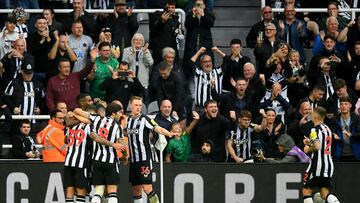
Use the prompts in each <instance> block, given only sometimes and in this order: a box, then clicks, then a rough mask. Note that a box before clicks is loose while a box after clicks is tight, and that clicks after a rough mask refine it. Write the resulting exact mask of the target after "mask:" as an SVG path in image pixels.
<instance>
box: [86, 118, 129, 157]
mask: <svg viewBox="0 0 360 203" xmlns="http://www.w3.org/2000/svg"><path fill="white" fill-rule="evenodd" d="M90 120H91V121H92V122H93V128H92V129H91V132H95V133H96V134H97V135H99V136H100V137H102V138H104V139H105V140H108V141H109V142H112V143H115V142H117V140H118V139H120V138H123V137H124V136H123V132H122V127H121V126H120V125H119V124H118V123H117V122H116V121H115V120H114V119H112V118H110V117H101V116H97V115H91V116H90ZM92 159H93V160H96V161H101V162H106V163H117V161H118V158H117V154H116V149H115V148H113V147H108V146H105V145H101V144H99V143H97V142H95V141H94V142H93V154H92Z"/></svg>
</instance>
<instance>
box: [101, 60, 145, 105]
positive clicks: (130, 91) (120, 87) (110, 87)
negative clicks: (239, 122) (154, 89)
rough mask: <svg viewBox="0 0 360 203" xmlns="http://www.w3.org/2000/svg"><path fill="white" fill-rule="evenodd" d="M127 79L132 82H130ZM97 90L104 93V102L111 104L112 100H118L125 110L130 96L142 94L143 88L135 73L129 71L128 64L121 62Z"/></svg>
mask: <svg viewBox="0 0 360 203" xmlns="http://www.w3.org/2000/svg"><path fill="white" fill-rule="evenodd" d="M129 78H131V79H132V80H133V82H132V81H130V80H129ZM99 89H100V90H102V91H105V98H104V100H105V101H106V102H107V103H111V102H112V101H113V100H119V101H121V103H122V104H123V107H124V108H123V109H125V110H126V108H127V105H128V103H129V100H130V97H131V96H138V95H141V94H142V91H143V88H142V86H141V83H140V81H139V79H138V78H137V77H135V73H134V72H132V71H129V64H128V63H126V62H121V63H120V65H119V68H118V70H114V71H113V72H112V77H111V78H108V79H106V80H104V82H102V83H101V84H100V86H99Z"/></svg>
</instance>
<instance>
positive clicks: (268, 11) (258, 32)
mask: <svg viewBox="0 0 360 203" xmlns="http://www.w3.org/2000/svg"><path fill="white" fill-rule="evenodd" d="M261 16H262V19H263V20H262V21H259V22H257V23H255V24H254V25H253V26H252V27H251V29H250V31H249V33H248V35H247V36H246V46H247V47H250V48H255V44H256V41H257V38H258V37H259V36H263V35H264V32H265V25H266V24H268V23H275V21H274V20H273V17H274V15H273V12H272V8H271V7H270V6H265V7H263V8H262V9H261Z"/></svg>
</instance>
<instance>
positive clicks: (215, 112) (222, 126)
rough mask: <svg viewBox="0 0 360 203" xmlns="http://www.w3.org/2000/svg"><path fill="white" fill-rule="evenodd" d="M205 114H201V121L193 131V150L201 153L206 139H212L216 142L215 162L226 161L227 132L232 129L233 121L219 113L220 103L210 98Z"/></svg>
mask: <svg viewBox="0 0 360 203" xmlns="http://www.w3.org/2000/svg"><path fill="white" fill-rule="evenodd" d="M204 111H205V114H203V115H202V116H200V119H199V122H198V123H197V125H196V126H195V128H194V130H193V131H192V132H193V134H192V136H191V151H192V153H199V152H200V149H201V145H202V143H203V141H204V140H206V139H211V140H212V141H214V143H215V147H214V149H212V153H213V160H214V161H215V162H225V160H226V150H225V134H226V132H227V131H228V130H229V129H230V126H231V123H230V121H229V120H228V119H226V118H225V117H224V116H222V115H219V109H218V103H217V102H216V101H215V100H208V101H207V102H205V105H204Z"/></svg>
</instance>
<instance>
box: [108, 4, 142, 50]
mask: <svg viewBox="0 0 360 203" xmlns="http://www.w3.org/2000/svg"><path fill="white" fill-rule="evenodd" d="M107 22H108V24H107V26H108V27H110V29H111V32H112V36H113V42H112V43H113V44H114V45H116V46H120V50H124V48H125V47H129V46H131V38H132V36H133V35H134V34H135V33H136V31H137V30H138V28H139V24H138V21H137V18H136V15H134V14H133V13H132V8H130V7H129V8H128V10H127V11H126V1H125V0H115V6H114V13H112V14H110V15H109V16H108V18H107Z"/></svg>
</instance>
